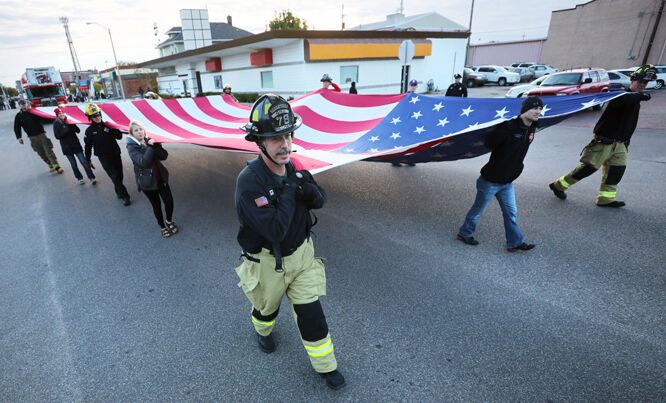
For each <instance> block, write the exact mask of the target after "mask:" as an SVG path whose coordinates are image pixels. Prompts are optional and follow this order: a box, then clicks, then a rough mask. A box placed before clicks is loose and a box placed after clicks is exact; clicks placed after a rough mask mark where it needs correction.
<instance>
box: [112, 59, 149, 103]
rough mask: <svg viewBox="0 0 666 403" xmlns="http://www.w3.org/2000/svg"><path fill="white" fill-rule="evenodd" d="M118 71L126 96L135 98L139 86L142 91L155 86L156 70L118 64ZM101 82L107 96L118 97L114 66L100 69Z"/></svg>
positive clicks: (118, 91)
mask: <svg viewBox="0 0 666 403" xmlns="http://www.w3.org/2000/svg"><path fill="white" fill-rule="evenodd" d="M118 72H119V73H120V76H121V78H122V82H123V88H124V90H125V97H126V98H135V97H138V96H139V87H140V88H142V89H143V91H144V92H145V91H147V90H148V88H151V89H153V90H155V89H156V88H153V87H155V86H156V83H157V81H156V79H157V70H153V69H148V68H137V67H136V65H133V64H132V65H127V66H119V67H118ZM100 74H101V75H102V83H103V85H104V91H105V92H106V94H107V96H109V97H111V98H119V97H120V96H121V92H120V84H119V80H118V79H117V77H116V75H115V68H114V67H111V68H108V69H106V70H101V71H100Z"/></svg>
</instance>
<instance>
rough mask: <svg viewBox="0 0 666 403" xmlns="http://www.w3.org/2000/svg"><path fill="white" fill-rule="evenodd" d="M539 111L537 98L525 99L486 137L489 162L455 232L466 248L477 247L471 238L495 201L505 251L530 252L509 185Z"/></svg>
mask: <svg viewBox="0 0 666 403" xmlns="http://www.w3.org/2000/svg"><path fill="white" fill-rule="evenodd" d="M542 108H543V101H541V98H539V97H537V96H535V95H532V96H529V97H527V98H525V100H524V101H523V103H522V104H521V107H520V115H519V116H518V117H516V118H513V119H511V120H508V121H506V122H503V123H501V124H499V125H498V126H496V127H495V129H494V130H493V131H491V132H489V133H488V134H487V135H486V139H485V146H486V147H488V148H489V149H490V150H492V151H491V154H490V161H488V163H487V164H486V165H484V166H483V168H481V176H479V179H477V181H476V190H477V192H476V199H475V200H474V205H473V206H472V208H471V209H470V210H469V212H468V213H467V216H466V217H465V223H464V224H463V225H462V226H461V227H460V229H459V230H458V235H457V238H458V240H460V241H462V242H464V243H466V244H468V245H478V244H479V241H477V240H476V239H474V237H473V236H472V235H473V234H474V231H475V230H476V224H477V223H478V222H479V219H480V218H481V215H482V214H483V212H484V211H485V210H486V207H487V206H488V204H490V202H491V201H492V199H493V197H496V198H497V201H498V202H499V205H500V208H501V209H502V216H503V217H504V232H505V234H506V246H507V250H508V251H509V252H516V251H519V250H524V251H526V250H530V249H532V248H534V246H535V245H533V244H527V243H525V241H524V239H523V235H522V234H521V232H520V229H519V228H518V222H517V219H516V213H517V212H518V208H517V206H516V195H515V193H514V191H513V181H514V180H516V179H517V178H518V177H519V176H520V174H521V173H522V172H523V160H524V159H525V155H526V154H527V150H528V149H529V147H530V144H531V143H532V140H533V139H534V132H535V131H536V128H537V122H538V120H539V116H540V115H541V110H542Z"/></svg>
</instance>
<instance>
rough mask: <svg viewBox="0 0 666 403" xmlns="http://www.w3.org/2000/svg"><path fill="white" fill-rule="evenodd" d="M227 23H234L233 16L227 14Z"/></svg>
mask: <svg viewBox="0 0 666 403" xmlns="http://www.w3.org/2000/svg"><path fill="white" fill-rule="evenodd" d="M227 24H229V25H231V26H233V25H234V24H232V23H231V16H230V15H227Z"/></svg>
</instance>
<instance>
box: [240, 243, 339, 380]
mask: <svg viewBox="0 0 666 403" xmlns="http://www.w3.org/2000/svg"><path fill="white" fill-rule="evenodd" d="M246 255H247V256H244V257H243V263H242V264H241V265H240V266H238V267H237V268H236V273H237V274H238V277H239V278H240V282H239V283H238V286H239V287H240V288H242V290H243V292H244V293H245V295H246V296H247V298H248V299H249V300H250V302H251V303H252V313H251V319H252V323H253V324H254V328H255V330H256V331H257V333H259V335H261V336H268V335H269V334H270V333H271V331H272V330H273V326H274V325H275V319H276V318H277V315H278V311H279V308H280V302H281V301H282V296H283V295H284V294H285V293H286V294H287V299H288V300H289V303H290V305H291V311H292V314H293V316H294V320H295V321H296V324H297V325H298V329H299V331H300V334H301V341H302V342H303V346H304V347H305V351H306V352H307V353H308V356H309V358H310V363H311V364H312V367H313V368H314V370H315V371H317V372H318V373H320V374H327V373H330V372H332V371H335V370H336V369H337V367H338V364H337V361H336V360H335V353H334V351H333V342H332V341H331V335H330V334H329V333H328V324H327V323H326V317H325V316H324V312H323V310H322V307H321V304H320V302H319V297H320V296H323V295H326V274H325V271H324V263H323V261H322V259H321V258H315V257H314V246H313V243H312V239H311V238H307V239H306V240H305V241H304V242H303V243H302V244H301V245H300V246H299V247H298V248H297V249H296V250H295V251H294V252H293V253H292V254H290V255H289V256H284V257H283V258H282V267H283V271H282V272H278V271H276V270H275V257H274V256H273V255H271V253H270V251H269V250H268V249H266V248H263V249H262V250H261V252H259V253H254V254H252V253H247V254H246ZM260 346H261V343H260ZM261 347H262V350H264V352H272V349H271V347H268V348H264V346H261ZM272 348H274V346H272Z"/></svg>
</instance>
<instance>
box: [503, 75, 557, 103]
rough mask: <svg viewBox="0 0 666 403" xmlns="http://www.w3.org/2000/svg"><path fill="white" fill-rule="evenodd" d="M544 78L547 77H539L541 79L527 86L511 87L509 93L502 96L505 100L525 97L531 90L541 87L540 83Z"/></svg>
mask: <svg viewBox="0 0 666 403" xmlns="http://www.w3.org/2000/svg"><path fill="white" fill-rule="evenodd" d="M546 77H548V76H541V77H539V78H537V79H535V80H533V81H532V82H531V83H529V84H523V85H516V86H515V87H512V88H511V89H509V91H507V92H506V94H504V96H505V97H506V98H520V97H522V96H525V95H526V94H527V92H528V91H529V90H531V89H532V88H536V87H538V86H539V85H541V83H542V82H543V80H545V79H546Z"/></svg>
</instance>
